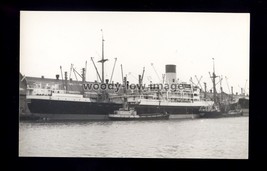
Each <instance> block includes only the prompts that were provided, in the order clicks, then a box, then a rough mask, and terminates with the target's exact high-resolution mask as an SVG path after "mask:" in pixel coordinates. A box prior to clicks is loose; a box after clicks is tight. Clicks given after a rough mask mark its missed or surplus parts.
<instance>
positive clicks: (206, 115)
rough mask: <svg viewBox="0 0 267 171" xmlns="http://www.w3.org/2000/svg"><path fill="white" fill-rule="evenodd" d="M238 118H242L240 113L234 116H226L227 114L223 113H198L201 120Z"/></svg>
mask: <svg viewBox="0 0 267 171" xmlns="http://www.w3.org/2000/svg"><path fill="white" fill-rule="evenodd" d="M238 116H243V113H242V112H237V113H234V114H228V113H223V112H205V113H200V117H202V118H222V117H238Z"/></svg>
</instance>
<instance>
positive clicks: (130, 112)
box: [108, 77, 170, 121]
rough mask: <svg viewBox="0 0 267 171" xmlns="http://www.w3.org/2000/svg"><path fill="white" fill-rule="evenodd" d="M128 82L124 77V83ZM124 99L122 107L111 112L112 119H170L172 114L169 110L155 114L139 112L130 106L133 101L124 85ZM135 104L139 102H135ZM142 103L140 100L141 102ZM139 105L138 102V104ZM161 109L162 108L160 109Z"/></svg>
mask: <svg viewBox="0 0 267 171" xmlns="http://www.w3.org/2000/svg"><path fill="white" fill-rule="evenodd" d="M125 84H126V77H124V85H125ZM123 99H124V101H123V106H122V108H119V110H115V111H114V113H113V114H109V115H108V118H109V119H110V120H116V121H126V120H162V119H169V116H170V114H168V113H167V112H163V113H162V112H158V113H153V114H137V111H136V110H135V109H134V107H130V105H133V104H131V102H128V100H127V99H128V98H127V95H126V89H125V86H124V98H123ZM133 103H134V104H135V105H136V103H138V102H133ZM139 103H140V102H139ZM137 105H138V104H137ZM158 109H160V105H159V106H158ZM159 111H160V110H159Z"/></svg>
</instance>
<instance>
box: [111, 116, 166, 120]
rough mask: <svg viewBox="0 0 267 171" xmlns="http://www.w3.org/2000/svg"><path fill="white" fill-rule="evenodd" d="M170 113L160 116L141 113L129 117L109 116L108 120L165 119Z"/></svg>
mask: <svg viewBox="0 0 267 171" xmlns="http://www.w3.org/2000/svg"><path fill="white" fill-rule="evenodd" d="M169 116H170V115H161V116H156V115H155V116H151V115H150V116H146V115H141V116H140V118H130V117H119V118H114V117H109V119H110V120H113V121H136V120H167V119H169Z"/></svg>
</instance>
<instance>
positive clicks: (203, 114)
mask: <svg viewBox="0 0 267 171" xmlns="http://www.w3.org/2000/svg"><path fill="white" fill-rule="evenodd" d="M200 117H201V118H220V117H223V112H217V111H214V112H201V113H200Z"/></svg>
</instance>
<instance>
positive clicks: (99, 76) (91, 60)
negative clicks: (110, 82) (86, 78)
mask: <svg viewBox="0 0 267 171" xmlns="http://www.w3.org/2000/svg"><path fill="white" fill-rule="evenodd" d="M91 61H92V62H93V64H94V67H95V70H96V73H97V76H98V78H99V80H100V81H101V82H102V79H101V77H100V75H99V72H98V70H97V67H96V65H95V62H94V59H93V57H91ZM103 78H104V77H103Z"/></svg>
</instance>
